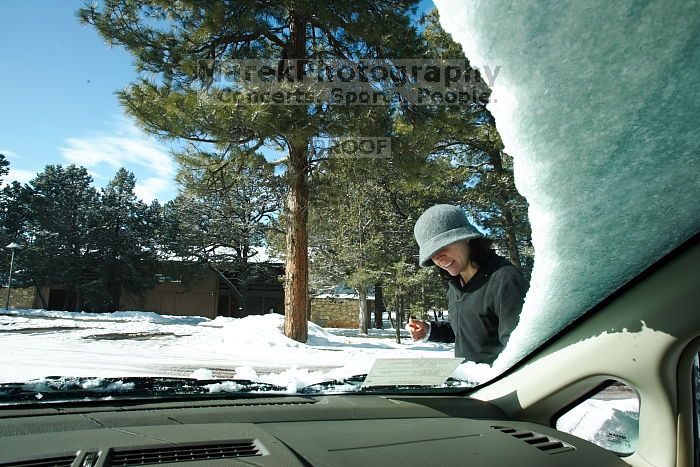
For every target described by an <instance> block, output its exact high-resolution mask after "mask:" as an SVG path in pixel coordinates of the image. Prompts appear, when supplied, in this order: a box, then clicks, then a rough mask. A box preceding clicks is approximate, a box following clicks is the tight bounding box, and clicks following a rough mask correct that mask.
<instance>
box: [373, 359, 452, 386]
mask: <svg viewBox="0 0 700 467" xmlns="http://www.w3.org/2000/svg"><path fill="white" fill-rule="evenodd" d="M460 363H462V359H461V358H378V359H377V360H375V362H374V365H373V366H372V369H371V370H370V371H369V374H368V375H367V378H365V381H364V383H362V387H363V388H364V387H369V386H439V385H441V384H444V383H445V381H447V378H449V377H450V375H451V374H452V373H453V372H454V371H455V370H456V369H457V367H458V366H459V364H460Z"/></svg>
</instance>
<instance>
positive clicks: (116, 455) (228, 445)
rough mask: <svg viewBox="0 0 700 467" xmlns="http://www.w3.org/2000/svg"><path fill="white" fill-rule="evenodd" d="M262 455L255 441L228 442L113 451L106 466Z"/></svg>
mask: <svg viewBox="0 0 700 467" xmlns="http://www.w3.org/2000/svg"><path fill="white" fill-rule="evenodd" d="M262 455H263V453H262V452H261V450H260V448H259V447H258V445H257V444H256V442H255V441H252V440H247V441H229V442H219V443H216V444H191V445H185V446H182V445H181V446H161V447H156V448H147V449H139V450H131V451H114V452H113V453H112V456H111V458H110V460H109V462H108V464H109V465H112V466H131V465H147V464H165V463H168V462H191V461H198V460H213V459H229V458H233V457H249V456H262Z"/></svg>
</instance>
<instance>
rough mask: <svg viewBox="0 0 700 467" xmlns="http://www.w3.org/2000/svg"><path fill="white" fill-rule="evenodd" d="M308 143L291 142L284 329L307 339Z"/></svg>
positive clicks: (304, 340) (285, 331)
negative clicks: (292, 143)
mask: <svg viewBox="0 0 700 467" xmlns="http://www.w3.org/2000/svg"><path fill="white" fill-rule="evenodd" d="M306 149H307V148H306V145H304V146H294V145H292V146H290V150H289V165H288V169H287V170H288V176H289V194H288V195H287V223H288V225H287V262H286V266H285V268H286V269H285V293H284V333H285V335H286V336H287V337H289V338H290V339H294V340H295V341H298V342H306V339H307V337H308V321H307V316H306V314H307V302H308V300H309V296H308V288H309V285H308V284H309V264H308V245H309V236H308V232H307V230H306V227H307V220H308V206H309V189H308V186H307V180H306V173H307V172H306V171H307V165H308V163H307V153H306Z"/></svg>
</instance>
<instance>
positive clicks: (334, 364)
mask: <svg viewBox="0 0 700 467" xmlns="http://www.w3.org/2000/svg"><path fill="white" fill-rule="evenodd" d="M283 323H284V317H283V316H280V315H276V314H270V315H261V316H249V317H246V318H242V319H235V318H221V317H219V318H216V319H214V320H209V319H207V318H202V317H197V316H162V315H158V314H155V313H150V312H137V311H132V312H128V311H125V312H115V313H71V312H65V311H46V310H10V311H8V312H5V313H3V314H2V315H0V335H1V339H2V345H1V346H0V348H1V349H2V352H0V366H1V367H2V372H1V375H0V380H1V381H2V382H13V381H14V382H16V381H26V380H28V379H32V378H41V377H45V376H51V375H71V376H99V377H120V376H182V377H189V376H195V377H197V376H201V375H210V377H214V378H246V379H258V380H261V381H266V382H271V383H275V384H280V385H284V386H289V385H305V384H311V383H314V382H320V381H324V380H327V379H334V378H343V377H348V376H352V375H355V374H362V373H367V372H368V370H369V369H370V367H371V366H372V364H373V362H374V360H375V359H376V358H378V357H379V358H382V357H384V358H424V357H432V358H436V357H445V358H449V357H452V356H453V355H454V353H453V345H452V344H437V343H413V342H411V341H410V339H408V338H407V335H406V333H405V331H403V336H404V338H403V339H402V342H401V344H397V343H396V339H395V337H394V330H393V329H388V330H370V332H369V334H368V335H367V336H358V334H357V331H356V330H352V329H324V328H321V327H319V326H317V325H315V324H313V323H309V339H308V341H307V342H306V343H305V344H302V343H298V342H296V341H293V340H291V339H288V338H287V337H285V336H284V334H283V332H282V328H283ZM469 365H470V366H469V368H470V369H471V370H477V373H478V372H479V371H485V370H486V369H487V368H488V366H487V365H475V364H469ZM479 367H481V368H479Z"/></svg>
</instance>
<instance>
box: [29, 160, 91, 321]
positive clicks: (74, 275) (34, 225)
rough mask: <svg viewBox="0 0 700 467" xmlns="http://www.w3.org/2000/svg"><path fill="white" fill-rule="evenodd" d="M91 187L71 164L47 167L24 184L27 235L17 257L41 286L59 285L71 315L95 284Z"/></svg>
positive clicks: (81, 169) (85, 175)
mask: <svg viewBox="0 0 700 467" xmlns="http://www.w3.org/2000/svg"><path fill="white" fill-rule="evenodd" d="M91 184H92V177H90V175H88V173H87V170H86V169H85V168H84V167H77V166H75V165H70V166H68V167H66V168H64V167H62V166H60V165H47V166H46V167H45V168H44V171H43V172H41V173H39V174H38V175H37V176H36V177H35V178H34V179H33V180H31V181H30V182H29V190H30V191H29V193H30V202H29V206H30V210H31V218H30V220H29V231H30V233H31V235H30V238H29V244H28V246H27V248H26V249H25V250H24V251H23V253H22V256H23V257H25V261H26V263H25V264H26V266H27V270H28V273H29V274H30V275H31V276H32V277H34V278H35V279H36V281H37V283H38V284H40V285H46V284H64V285H65V286H66V287H67V289H68V291H70V292H72V294H73V298H74V300H75V303H74V309H75V311H81V310H82V308H83V302H84V300H85V295H84V294H85V290H86V287H89V286H90V285H91V284H92V283H94V282H95V281H96V280H97V277H96V271H95V268H96V260H97V257H96V254H95V253H96V251H97V250H96V247H97V244H96V237H95V231H96V226H97V218H96V213H97V212H98V211H99V208H98V206H99V204H98V202H99V195H98V193H97V190H95V188H93V187H92V186H91ZM68 300H69V296H68V295H67V301H68ZM64 305H65V306H68V305H69V303H66V304H64Z"/></svg>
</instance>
